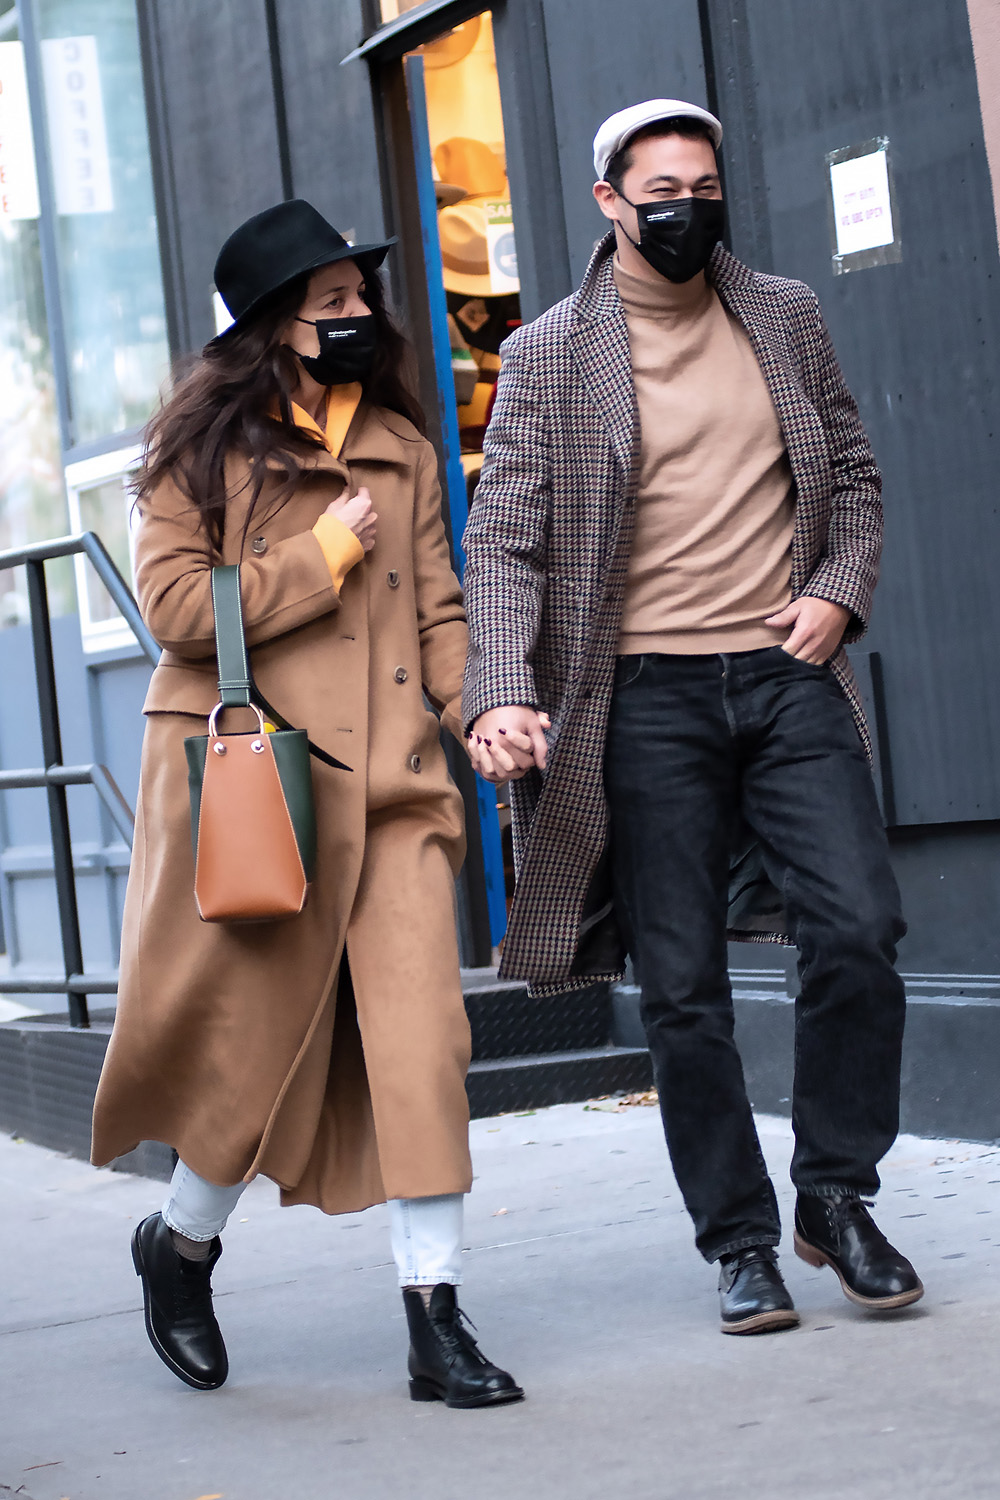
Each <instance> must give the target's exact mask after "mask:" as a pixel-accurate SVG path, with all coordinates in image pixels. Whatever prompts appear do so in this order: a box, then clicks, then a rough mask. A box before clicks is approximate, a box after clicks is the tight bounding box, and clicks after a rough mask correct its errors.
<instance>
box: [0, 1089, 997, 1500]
mask: <svg viewBox="0 0 1000 1500" xmlns="http://www.w3.org/2000/svg"><path fill="white" fill-rule="evenodd" d="M760 1127H761V1134H762V1141H763V1144H764V1148H765V1152H766V1154H767V1157H768V1161H769V1163H770V1166H771V1169H772V1171H773V1172H774V1174H775V1180H776V1182H777V1183H778V1184H779V1193H780V1196H781V1199H782V1211H783V1213H784V1216H785V1219H786V1221H788V1220H789V1219H790V1216H791V1205H792V1200H791V1193H790V1190H789V1189H788V1188H787V1186H786V1187H785V1188H784V1189H783V1190H782V1189H781V1184H783V1183H784V1184H787V1163H788V1158H789V1153H790V1130H789V1127H788V1125H787V1123H786V1122H784V1121H780V1120H775V1119H768V1118H764V1119H762V1120H761V1121H760ZM472 1135H473V1152H474V1158H475V1162H476V1170H477V1173H478V1177H477V1181H476V1184H475V1188H474V1190H473V1193H472V1195H471V1198H470V1200H469V1209H468V1217H467V1242H468V1245H469V1247H470V1248H469V1251H468V1256H467V1261H468V1264H467V1271H466V1286H465V1290H464V1293H463V1302H464V1303H465V1305H466V1306H467V1308H468V1311H469V1313H470V1315H471V1316H472V1318H473V1319H474V1320H475V1322H476V1323H477V1325H478V1327H479V1330H480V1337H481V1341H482V1344H483V1347H484V1349H485V1350H486V1352H487V1353H488V1354H489V1355H490V1357H491V1358H494V1359H496V1360H497V1361H498V1362H499V1363H502V1364H504V1365H506V1366H507V1367H508V1368H509V1369H511V1370H512V1371H514V1372H515V1374H516V1375H517V1377H518V1378H519V1380H520V1381H521V1382H522V1383H523V1384H524V1386H525V1387H526V1389H527V1391H528V1400H527V1401H526V1402H524V1403H523V1404H522V1405H519V1406H510V1407H501V1408H496V1409H493V1410H485V1411H471V1412H465V1411H449V1410H446V1409H445V1408H444V1407H443V1406H439V1405H433V1406H423V1405H415V1404H413V1403H411V1402H410V1401H409V1400H408V1398H407V1390H406V1378H405V1375H406V1372H405V1367H404V1365H405V1353H406V1337H405V1322H404V1319H403V1315H402V1309H401V1304H400V1300H399V1294H398V1292H397V1291H396V1288H395V1277H394V1273H393V1269H392V1265H391V1261H390V1256H389V1248H388V1229H387V1216H386V1212H385V1209H384V1208H380V1209H373V1210H370V1211H369V1212H368V1213H366V1214H359V1215H353V1216H351V1217H348V1218H343V1219H332V1220H331V1219H325V1218H324V1217H323V1216H322V1215H320V1214H319V1213H317V1212H315V1211H314V1210H310V1209H306V1208H301V1207H300V1208H294V1209H288V1210H282V1211H280V1212H279V1211H278V1208H277V1200H276V1193H275V1190H274V1189H273V1188H272V1187H271V1186H270V1184H267V1183H264V1182H258V1183H255V1184H254V1185H253V1186H252V1187H251V1188H250V1189H249V1190H248V1192H247V1193H246V1195H245V1196H244V1198H243V1200H242V1201H241V1203H240V1205H239V1208H238V1209H237V1212H236V1214H235V1215H234V1216H233V1220H232V1221H231V1224H230V1227H229V1230H228V1231H227V1234H226V1242H225V1243H226V1250H225V1255H224V1256H223V1259H222V1261H221V1262H220V1265H219V1268H218V1270H217V1272H216V1276H215V1283H216V1291H217V1299H216V1305H217V1310H218V1314H219V1318H220V1321H221V1323H222V1327H223V1330H224V1333H225V1335H226V1339H227V1343H228V1346H229V1352H230V1360H231V1365H232V1373H231V1375H230V1380H229V1383H228V1385H226V1386H225V1387H224V1388H223V1389H222V1390H221V1391H218V1392H212V1393H200V1392H196V1391H193V1390H190V1389H189V1388H188V1387H186V1386H184V1385H182V1384H181V1383H180V1382H179V1381H178V1380H176V1379H175V1378H174V1377H173V1376H172V1375H171V1374H170V1373H169V1371H167V1370H166V1368H165V1367H164V1366H163V1365H161V1364H160V1362H159V1361H158V1360H157V1359H156V1358H155V1357H154V1355H153V1353H152V1351H151V1349H150V1348H149V1347H148V1345H147V1344H146V1340H145V1335H144V1332H143V1328H142V1318H141V1314H140V1311H139V1308H140V1300H139V1294H138V1283H137V1281H136V1279H135V1277H134V1275H133V1273H132V1265H131V1261H130V1258H129V1244H128V1242H129V1236H130V1234H131V1231H132V1229H133V1228H134V1226H135V1224H136V1223H137V1222H138V1220H139V1219H140V1218H142V1217H143V1216H144V1215H145V1214H147V1213H149V1212H151V1211H152V1210H153V1209H155V1208H157V1207H158V1206H159V1202H160V1200H161V1199H162V1196H163V1188H162V1185H161V1184H158V1183H155V1182H151V1181H147V1180H144V1179H142V1178H137V1177H128V1176H125V1175H122V1174H116V1173H112V1172H109V1171H94V1170H93V1169H92V1168H90V1167H88V1166H86V1165H85V1164H84V1163H81V1162H78V1161H72V1160H68V1159H65V1158H62V1157H59V1156H56V1155H54V1154H52V1153H51V1152H47V1151H44V1150H42V1149H40V1148H38V1147H35V1146H31V1145H26V1144H17V1143H15V1142H14V1141H11V1140H9V1139H5V1140H3V1141H0V1184H2V1197H0V1201H2V1204H3V1208H2V1214H3V1218H2V1235H0V1242H2V1244H3V1255H2V1273H0V1274H2V1283H0V1285H2V1290H3V1295H4V1309H3V1314H2V1323H0V1371H2V1376H0V1381H2V1384H0V1497H3V1500H8V1497H9V1496H11V1495H16V1496H18V1497H19V1500H29V1497H30V1500H61V1497H67V1500H382V1497H392V1500H563V1497H566V1500H570V1497H572V1500H609V1497H612V1496H614V1497H619V1496H623V1497H629V1500H736V1497H739V1500H802V1496H804V1495H807V1496H809V1497H810V1500H841V1497H843V1500H848V1497H850V1500H890V1497H891V1500H897V1497H898V1500H925V1497H926V1500H930V1497H934V1500H941V1497H956V1500H980V1497H982V1500H987V1497H989V1500H996V1497H997V1495H998V1493H1000V1417H998V1410H997V1407H998V1391H1000V1349H998V1338H997V1334H998V1308H1000V1296H998V1289H997V1281H996V1275H995V1270H994V1268H995V1267H996V1266H997V1265H1000V1150H996V1149H990V1148H988V1147H984V1146H981V1145H974V1146H973V1145H963V1144H962V1143H959V1142H954V1141H950V1142H934V1141H922V1140H916V1139H914V1138H906V1139H903V1140H901V1141H900V1142H899V1143H898V1144H897V1146H896V1147H895V1148H894V1150H893V1152H892V1153H891V1156H890V1157H889V1158H888V1160H887V1162H886V1164H885V1186H884V1189H883V1193H882V1195H881V1198H880V1203H879V1215H878V1216H879V1222H880V1223H881V1224H882V1225H883V1227H884V1228H885V1229H886V1231H887V1232H888V1234H889V1236H890V1238H892V1239H894V1240H896V1242H897V1243H898V1244H899V1245H900V1247H901V1248H902V1249H904V1250H905V1251H906V1252H907V1253H908V1254H909V1255H911V1256H912V1258H913V1259H914V1260H915V1262H916V1263H917V1266H918V1269H919V1271H920V1273H921V1275H922V1276H923V1279H924V1281H925V1284H926V1287H927V1296H926V1298H925V1299H924V1301H923V1302H922V1303H920V1304H918V1305H917V1306H916V1307H915V1308H913V1309H910V1310H908V1311H906V1312H903V1313H897V1314H895V1315H884V1316H882V1317H872V1316H871V1315H865V1314H864V1313H862V1312H861V1311H860V1310H859V1309H857V1308H855V1307H853V1306H851V1305H850V1304H849V1303H848V1302H846V1301H845V1300H844V1298H843V1296H842V1294H841V1292H840V1289H839V1286H838V1283H837V1281H836V1279H835V1278H834V1275H833V1273H832V1272H830V1271H826V1270H824V1271H821V1272H817V1271H813V1270H811V1269H810V1268H809V1267H807V1266H805V1265H804V1264H803V1263H802V1262H801V1261H798V1260H796V1259H795V1257H794V1255H793V1254H792V1251H791V1246H790V1235H789V1236H788V1241H789V1242H788V1243H786V1246H785V1253H784V1256H783V1261H782V1265H783V1269H784V1272H785V1274H786V1277H787V1280H788V1283H789V1286H790V1288H791V1290H792V1293H793V1295H794V1296H795V1299H796V1302H797V1304H798V1306H799V1309H800V1311H801V1313H802V1318H803V1322H802V1327H801V1329H799V1330H796V1331H792V1332H785V1333H779V1334H772V1335H768V1336H759V1337H756V1338H732V1337H729V1338H726V1337H723V1336H722V1335H721V1334H720V1333H719V1332H718V1331H717V1303H716V1296H715V1272H714V1270H713V1269H712V1268H710V1267H708V1266H706V1265H705V1264H704V1263H703V1262H702V1261H701V1260H700V1259H699V1258H698V1257H697V1255H696V1254H695V1252H694V1249H693V1247H692V1243H691V1230H690V1226H689V1223H688V1220H687V1218H686V1216H685V1214H684V1212H683V1209H682V1207H681V1203H680V1200H679V1195H678V1192H677V1188H676V1185H675V1183H674V1181H673V1178H672V1177H671V1175H670V1171H669V1167H668V1164H667V1159H666V1154H665V1151H664V1147H663V1140H662V1135H661V1133H660V1125H659V1117H658V1113H657V1111H656V1110H655V1109H651V1108H644V1107H637V1108H631V1109H628V1110H626V1111H625V1112H622V1113H613V1112H610V1111H609V1110H608V1109H607V1107H606V1106H605V1107H604V1108H601V1109H585V1108H584V1106H582V1105H579V1104H575V1105H560V1106H558V1107H556V1108H554V1109H549V1110H544V1111H539V1112H538V1113H536V1114H532V1115H524V1116H511V1115H507V1116H502V1117H500V1118H498V1119H495V1120H479V1121H476V1122H475V1123H474V1124H473V1127H472Z"/></svg>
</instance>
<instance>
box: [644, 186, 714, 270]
mask: <svg viewBox="0 0 1000 1500" xmlns="http://www.w3.org/2000/svg"><path fill="white" fill-rule="evenodd" d="M618 196H619V197H620V198H624V201H625V202H626V203H628V204H629V207H630V208H634V209H635V211H636V214H637V215H638V218H639V242H638V244H636V241H635V240H634V239H632V237H631V235H630V234H628V233H627V232H626V230H625V226H624V225H622V233H623V234H625V238H626V239H627V240H628V242H629V244H630V245H635V248H636V249H637V250H638V252H639V254H640V255H641V256H642V258H643V260H645V261H648V262H649V264H650V265H651V266H652V267H653V270H654V271H658V272H659V273H660V275H661V276H665V277H666V278H667V280H668V281H674V282H678V283H680V282H685V281H690V280H691V278H692V277H693V276H697V274H698V272H699V271H704V269H705V267H706V266H707V265H708V262H709V260H710V259H711V256H712V251H713V250H714V249H715V247H716V245H717V244H718V242H719V240H721V238H722V234H723V231H724V229H725V227H726V211H725V207H724V205H723V202H722V199H721V198H667V199H665V200H664V201H663V202H662V203H632V202H631V200H630V199H628V198H625V195H624V194H623V193H620V194H619V195H618Z"/></svg>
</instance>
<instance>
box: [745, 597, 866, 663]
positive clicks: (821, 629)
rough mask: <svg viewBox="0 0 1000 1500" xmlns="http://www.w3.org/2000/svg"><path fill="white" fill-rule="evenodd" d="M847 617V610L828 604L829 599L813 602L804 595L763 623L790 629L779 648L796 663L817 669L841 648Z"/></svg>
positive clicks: (847, 622)
mask: <svg viewBox="0 0 1000 1500" xmlns="http://www.w3.org/2000/svg"><path fill="white" fill-rule="evenodd" d="M850 618H851V612H850V610H849V609H845V608H844V606H843V605H842V604H831V603H830V601H829V600H828V599H812V598H810V596H809V595H808V594H804V595H803V596H802V598H801V599H794V600H793V601H792V603H791V604H790V605H789V606H788V608H787V609H783V610H782V611H781V612H780V614H776V615H770V616H769V617H768V618H767V619H766V620H765V621H764V624H765V625H772V626H774V628H775V629H777V630H782V629H787V628H791V632H792V633H791V635H790V636H789V637H788V639H787V641H785V643H784V645H783V646H782V648H781V649H782V650H783V651H787V652H788V654H789V656H795V657H797V658H798V660H799V661H807V662H810V663H811V664H812V665H813V666H816V667H818V666H820V665H821V664H822V663H823V662H825V661H829V660H830V657H831V656H832V655H833V653H834V652H835V651H836V649H837V647H838V646H839V645H840V643H841V641H842V640H843V638H844V631H845V630H846V629H847V626H848V624H849V622H850Z"/></svg>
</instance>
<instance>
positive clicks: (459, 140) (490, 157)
mask: <svg viewBox="0 0 1000 1500" xmlns="http://www.w3.org/2000/svg"><path fill="white" fill-rule="evenodd" d="M434 165H435V166H436V167H437V169H438V173H439V175H440V176H441V178H442V180H443V181H444V182H456V183H458V185H459V186H460V187H463V188H464V189H465V191H466V192H467V193H468V194H469V196H470V197H473V198H509V197H510V192H509V190H508V188H507V173H506V172H505V171H504V165H503V162H502V161H501V160H500V158H499V156H497V154H496V152H495V151H493V150H491V149H490V147H489V146H487V145H486V143H485V141H476V140H473V139H472V137H471V136H467V135H453V136H452V137H451V138H450V139H449V140H447V141H442V142H441V144H440V146H435V148H434Z"/></svg>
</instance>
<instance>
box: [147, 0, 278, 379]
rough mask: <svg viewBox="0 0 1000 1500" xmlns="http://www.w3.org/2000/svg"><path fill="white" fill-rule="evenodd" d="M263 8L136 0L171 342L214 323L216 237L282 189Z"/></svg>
mask: <svg viewBox="0 0 1000 1500" xmlns="http://www.w3.org/2000/svg"><path fill="white" fill-rule="evenodd" d="M266 11H267V8H266V5H265V4H264V0H213V4H211V5H204V4H203V3H201V0H141V19H142V25H143V37H144V42H145V50H146V59H147V60H146V84H147V92H148V94H149V95H150V96H151V97H150V99H149V104H150V118H151V122H152V124H153V137H154V150H155V151H156V153H157V155H158V157H159V158H160V160H159V170H158V173H157V184H156V186H157V213H158V216H159V217H160V218H161V220H163V222H162V224H161V238H162V239H163V240H164V241H165V242H166V243H167V245H168V246H169V250H170V253H169V256H168V257H167V264H166V268H165V269H166V270H167V274H168V288H167V290H168V297H170V298H172V299H173V300H174V301H175V302H179V303H180V304H181V306H180V307H178V308H175V309H174V317H173V320H172V328H173V329H174V330H175V338H177V339H178V341H179V345H180V347H179V349H178V351H177V352H186V351H187V350H189V349H196V348H200V347H201V345H202V344H204V343H205V342H206V341H207V340H208V339H210V338H211V337H212V335H213V334H214V332H215V328H214V324H213V319H212V303H211V294H210V288H211V282H212V267H213V266H214V264H215V257H216V255H217V254H218V252H219V248H220V246H221V245H222V242H223V240H225V238H226V236H227V235H228V234H229V233H230V232H231V231H232V230H233V229H235V228H236V226H237V225H238V224H240V223H241V222H242V221H243V220H244V219H246V218H248V217H249V216H250V215H251V214H255V213H258V212H259V211H260V210H261V209H263V208H267V207H268V205H269V204H271V203H277V202H278V201H279V200H280V199H281V198H282V197H283V196H284V192H283V186H282V176H281V153H280V150H279V143H278V132H277V121H276V115H275V101H274V87H273V80H272V74H271V63H270V57H269V52H268V28H267V13H266Z"/></svg>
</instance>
